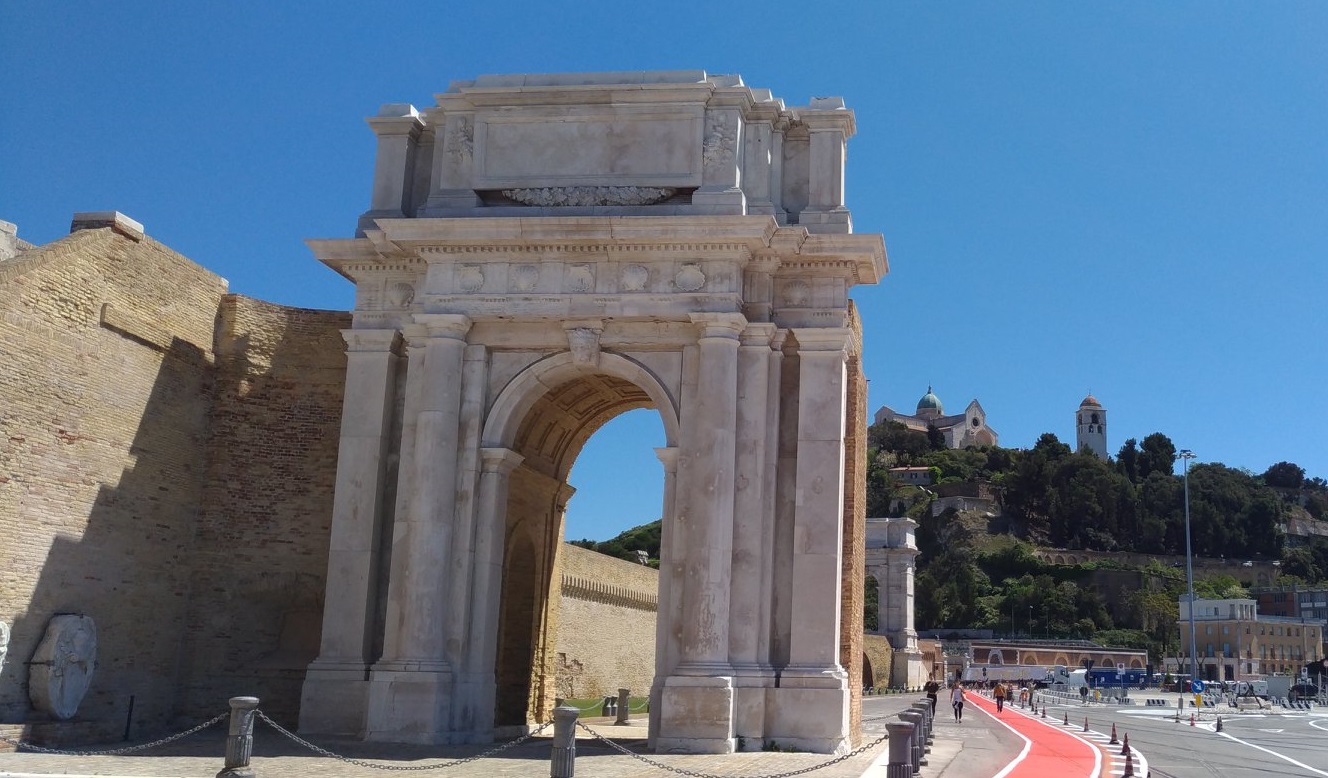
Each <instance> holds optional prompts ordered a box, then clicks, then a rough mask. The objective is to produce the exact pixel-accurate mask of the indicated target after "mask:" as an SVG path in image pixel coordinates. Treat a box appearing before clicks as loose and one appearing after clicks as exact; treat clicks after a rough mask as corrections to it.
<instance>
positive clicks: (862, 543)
mask: <svg viewBox="0 0 1328 778" xmlns="http://www.w3.org/2000/svg"><path fill="white" fill-rule="evenodd" d="M849 326H850V327H852V328H853V336H854V342H853V344H852V345H851V347H850V349H849V358H848V366H847V367H848V371H847V373H848V386H847V392H848V401H847V403H846V411H845V415H846V418H845V420H844V422H845V423H844V436H845V437H844V538H843V547H842V553H843V573H842V576H841V578H840V595H841V597H842V598H843V602H842V605H841V608H842V611H843V615H842V616H841V620H840V628H839V636H840V639H839V663H840V664H841V665H843V666H844V669H845V670H847V671H848V688H849V738H850V739H851V740H852V741H853V744H854V745H855V746H856V745H858V744H859V743H860V741H861V740H862V687H863V667H862V656H863V651H862V646H863V644H862V639H863V612H862V609H863V598H864V586H865V583H866V569H865V568H866V547H867V545H866V541H867V377H866V376H865V375H864V374H863V372H862V321H861V320H860V319H859V318H858V313H857V308H856V307H855V306H853V305H852V303H850V307H849Z"/></svg>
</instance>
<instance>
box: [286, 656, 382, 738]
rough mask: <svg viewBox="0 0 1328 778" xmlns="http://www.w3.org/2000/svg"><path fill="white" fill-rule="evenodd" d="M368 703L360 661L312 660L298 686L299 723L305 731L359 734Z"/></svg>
mask: <svg viewBox="0 0 1328 778" xmlns="http://www.w3.org/2000/svg"><path fill="white" fill-rule="evenodd" d="M368 707H369V679H368V668H367V667H365V665H364V663H362V662H336V661H322V660H315V661H314V662H313V663H312V664H310V665H309V669H308V670H306V671H305V674H304V686H303V687H302V688H301V690H300V727H299V731H300V732H301V733H303V734H306V735H342V736H348V737H362V736H363V735H364V726H365V719H366V715H367V712H368Z"/></svg>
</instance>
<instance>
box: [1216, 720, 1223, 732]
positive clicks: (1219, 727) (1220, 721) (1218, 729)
mask: <svg viewBox="0 0 1328 778" xmlns="http://www.w3.org/2000/svg"><path fill="white" fill-rule="evenodd" d="M1217 731H1218V732H1221V731H1222V717H1221V716H1218V717H1217Z"/></svg>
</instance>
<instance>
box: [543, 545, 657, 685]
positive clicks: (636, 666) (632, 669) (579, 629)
mask: <svg viewBox="0 0 1328 778" xmlns="http://www.w3.org/2000/svg"><path fill="white" fill-rule="evenodd" d="M561 553H562V566H561V567H562V599H561V600H560V603H559V614H558V640H557V689H558V696H559V697H566V698H569V699H570V698H586V697H605V696H609V695H615V696H616V695H617V694H618V689H619V687H626V688H628V689H631V690H632V694H633V695H634V696H645V695H646V693H647V692H648V691H649V690H650V684H651V681H652V680H653V679H654V677H655V617H656V611H657V610H658V608H659V571H658V570H655V569H654V568H651V567H646V566H645V565H638V564H632V563H631V562H625V561H623V560H621V559H615V558H613V557H610V556H606V555H604V554H600V553H597V552H594V551H588V550H586V549H584V548H580V547H579V546H573V545H570V544H563V546H562V549H561Z"/></svg>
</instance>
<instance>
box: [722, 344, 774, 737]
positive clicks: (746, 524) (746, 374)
mask: <svg viewBox="0 0 1328 778" xmlns="http://www.w3.org/2000/svg"><path fill="white" fill-rule="evenodd" d="M774 331H775V325H773V324H749V325H748V326H747V328H746V329H745V330H743V332H742V339H741V345H740V346H739V348H738V385H737V390H738V409H737V446H736V453H737V458H736V463H735V471H734V473H735V482H736V487H735V494H734V507H733V561H732V588H731V592H732V594H731V595H730V606H729V610H730V613H731V614H732V618H731V619H730V622H729V623H730V626H729V662H730V664H732V665H733V685H734V730H735V733H736V734H737V735H738V736H739V737H742V738H746V739H750V740H752V741H753V742H759V741H760V738H761V735H762V734H763V730H764V724H765V688H764V687H767V686H773V685H774V683H773V679H774V673H773V671H772V670H771V668H770V662H769V656H768V655H767V654H765V653H762V649H763V648H765V647H766V646H768V642H767V641H765V640H763V639H762V638H763V636H764V635H767V634H768V633H769V610H770V598H769V597H768V596H767V593H768V590H767V589H763V588H762V587H761V585H762V583H763V581H762V571H763V569H764V568H765V566H766V565H767V562H768V557H769V555H770V553H771V549H770V545H769V537H770V535H769V533H768V532H767V529H768V527H767V521H766V519H767V518H768V515H767V514H766V512H765V507H766V504H767V495H768V493H769V492H770V490H772V489H773V488H774V484H773V482H772V481H768V480H767V476H768V475H769V471H768V468H767V467H766V457H767V456H768V454H769V446H768V441H769V437H770V436H771V435H772V434H773V432H774V428H773V427H771V426H770V424H769V419H768V418H767V415H768V413H767V412H768V409H769V389H770V356H771V351H770V339H771V336H772V335H773V334H774Z"/></svg>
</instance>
